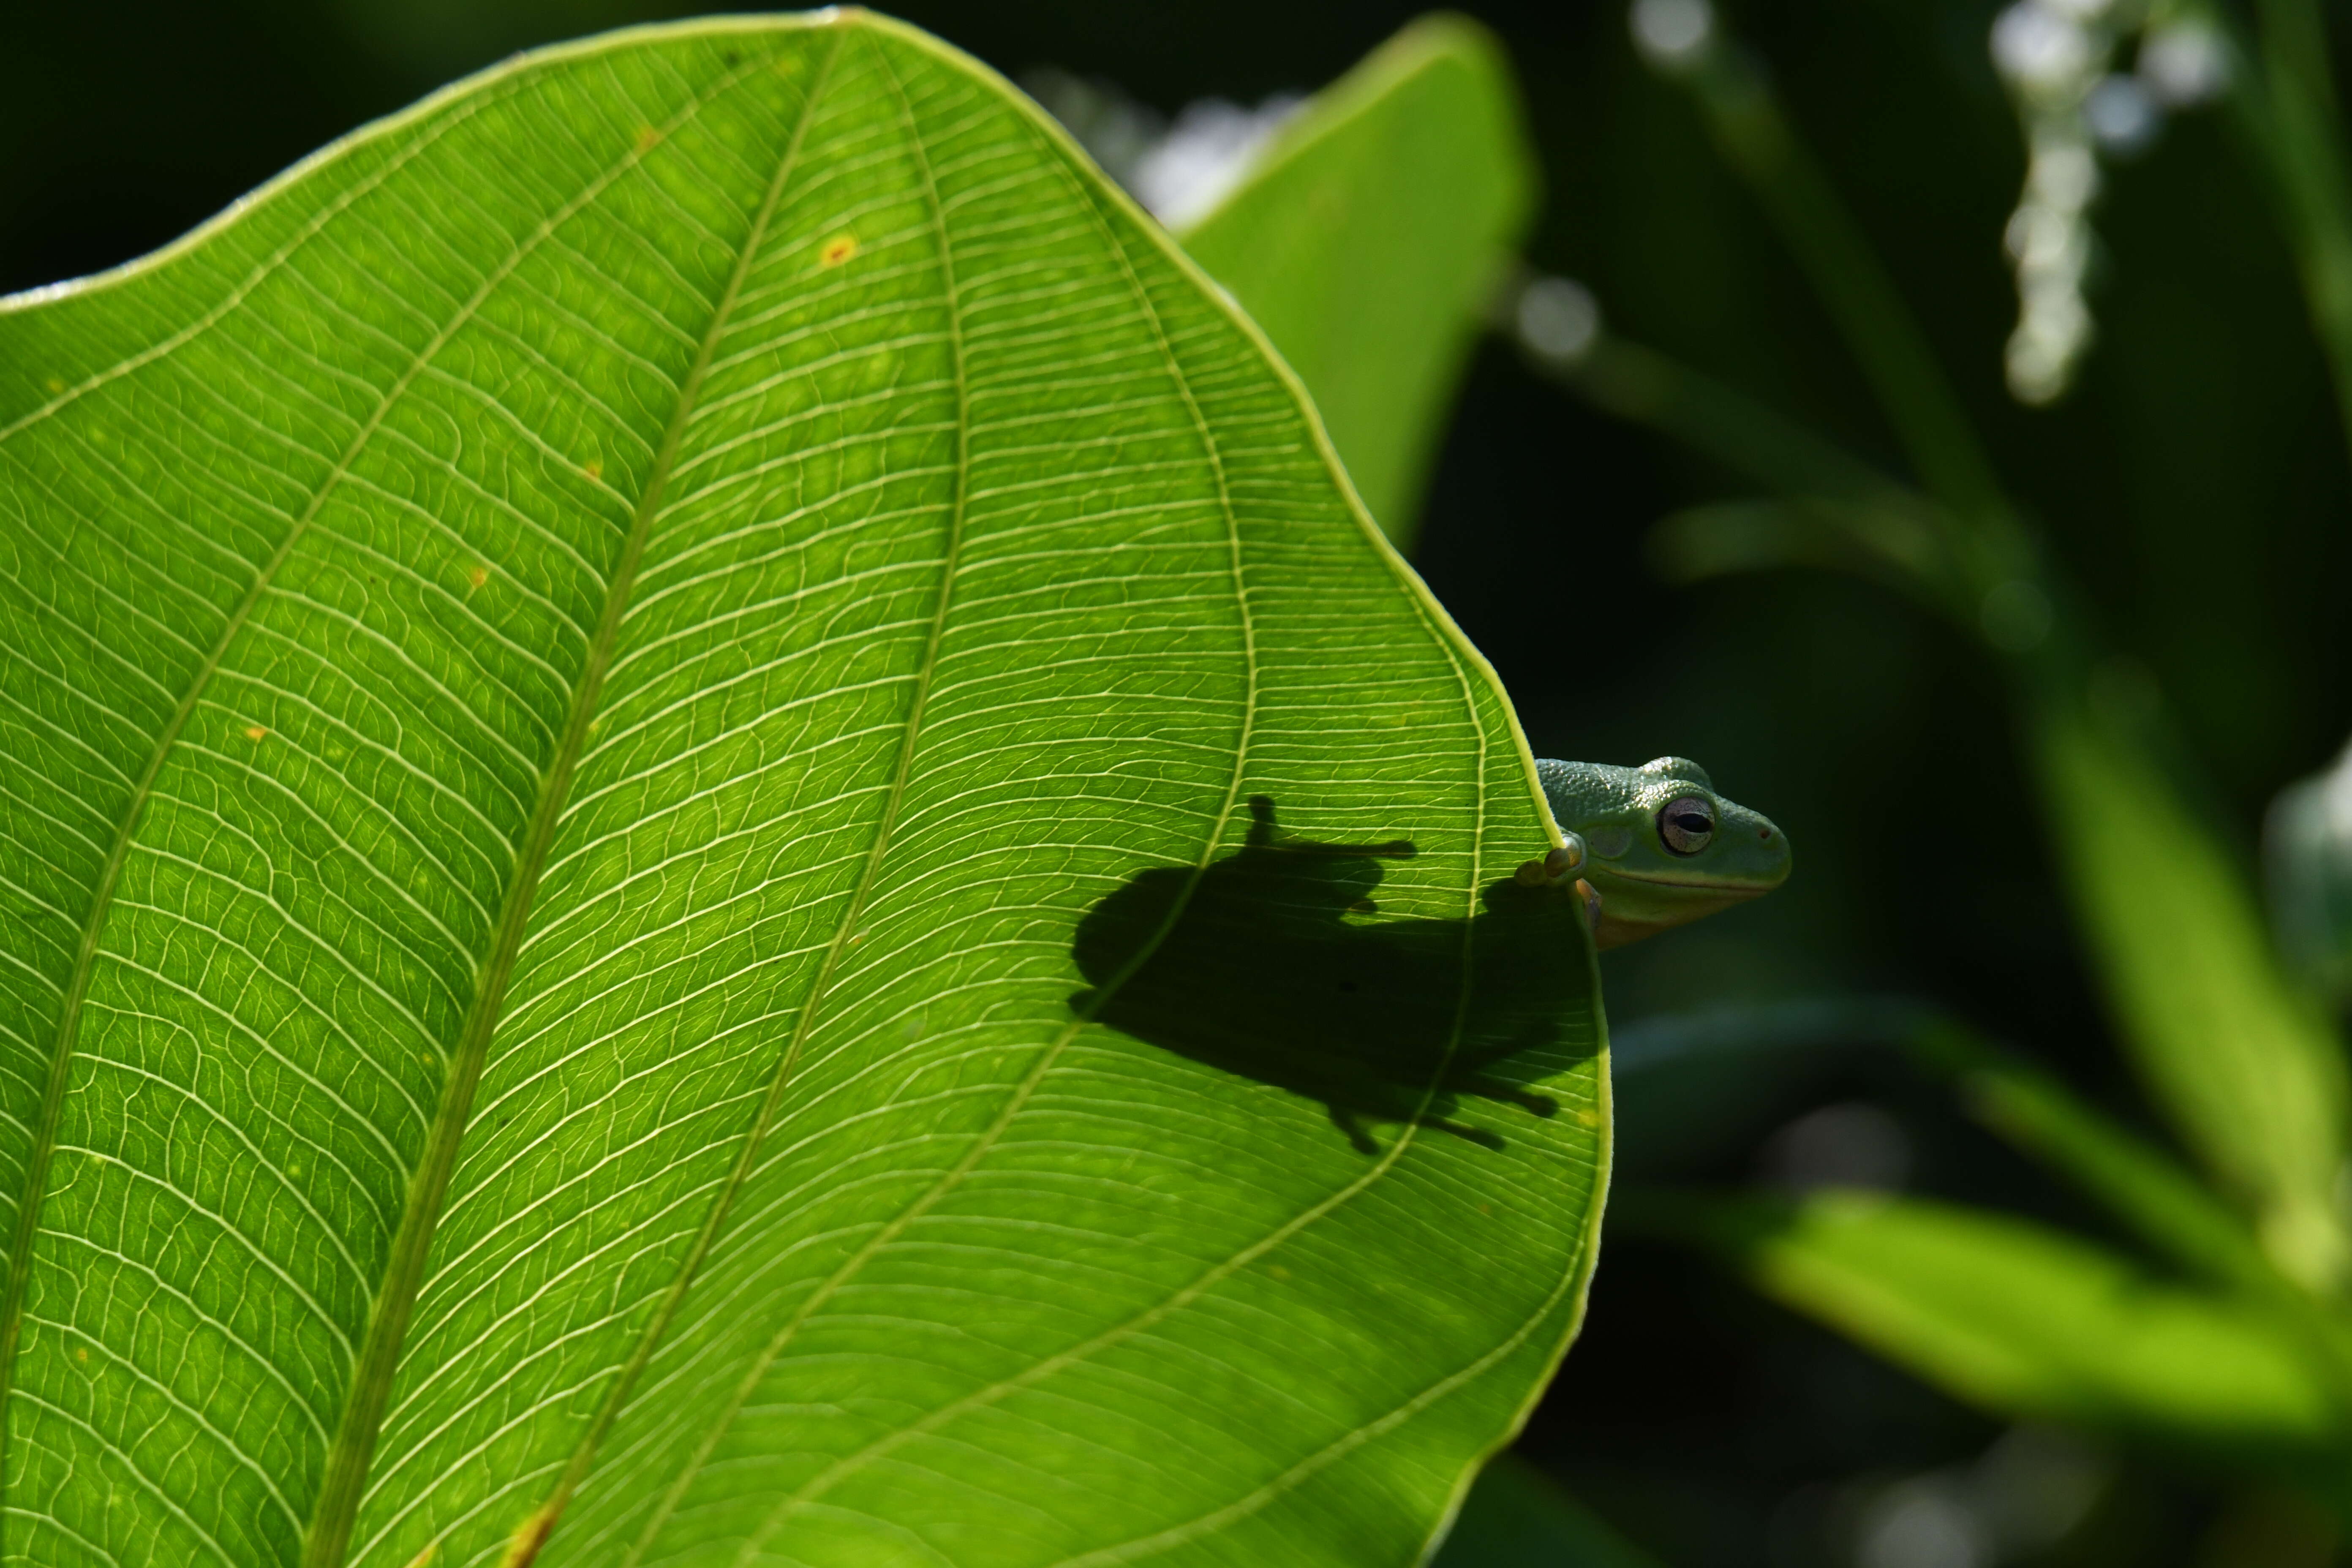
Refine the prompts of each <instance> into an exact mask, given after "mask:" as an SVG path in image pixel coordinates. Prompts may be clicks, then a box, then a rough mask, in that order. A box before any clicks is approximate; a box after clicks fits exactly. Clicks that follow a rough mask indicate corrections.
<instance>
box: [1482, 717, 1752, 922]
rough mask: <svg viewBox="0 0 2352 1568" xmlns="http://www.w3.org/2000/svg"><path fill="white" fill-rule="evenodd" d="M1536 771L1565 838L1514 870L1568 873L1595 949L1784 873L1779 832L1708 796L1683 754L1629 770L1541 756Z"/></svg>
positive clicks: (1526, 874) (1688, 917)
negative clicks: (1585, 914) (1574, 883)
mask: <svg viewBox="0 0 2352 1568" xmlns="http://www.w3.org/2000/svg"><path fill="white" fill-rule="evenodd" d="M1536 777H1537V778H1538V780H1539V781H1541V783H1542V784H1543V790H1544V796H1545V798H1546V799H1547V800H1549V802H1550V803H1551V814H1552V817H1553V820H1555V821H1556V822H1558V823H1559V826H1560V831H1561V833H1562V834H1563V835H1564V836H1566V837H1567V840H1568V843H1567V846H1566V847H1565V848H1562V849H1555V850H1553V851H1552V852H1551V854H1550V855H1549V857H1547V858H1545V859H1543V860H1530V861H1528V863H1527V865H1526V866H1524V867H1522V868H1520V877H1521V879H1523V880H1527V881H1538V880H1540V881H1549V882H1554V883H1557V882H1559V881H1562V880H1565V879H1568V878H1570V877H1574V878H1575V879H1577V881H1578V883H1579V888H1578V890H1579V891H1580V892H1581V893H1582V894H1583V895H1584V901H1585V908H1586V910H1587V912H1588V913H1589V914H1590V915H1591V920H1592V932H1593V940H1594V942H1595V943H1596V944H1597V945H1599V946H1601V947H1622V946H1624V945H1625V944H1626V943H1627V942H1639V941H1640V940H1641V939H1642V938H1643V937H1645V936H1650V935H1653V934H1654V933H1656V932H1658V931H1664V930H1665V929H1667V928H1668V927H1669V926H1678V925H1682V924H1685V922H1687V921H1695V920H1696V919H1698V918H1699V917H1700V916H1701V915H1711V914H1713V913H1715V911H1716V910H1720V909H1727V908H1728V907H1729V906H1731V905H1733V904H1737V903H1744V902H1746V901H1747V900H1749V899H1754V898H1760V897H1762V896H1763V895H1764V894H1766V893H1769V892H1770V891H1771V890H1772V889H1775V888H1777V887H1779V886H1780V884H1781V883H1782V882H1784V881H1786V880H1787V879H1788V877H1789V837H1788V835H1787V834H1785V833H1782V832H1781V831H1780V829H1779V828H1778V827H1776V826H1773V825H1772V824H1771V823H1770V822H1769V820H1767V819H1766V818H1765V817H1764V816H1761V815H1759V813H1756V812H1753V811H1750V810H1748V808H1747V807H1746V806H1744V805H1736V804H1735V803H1733V802H1731V801H1728V800H1726V799H1724V797H1723V796H1721V795H1717V793H1716V791H1715V782H1714V781H1713V780H1712V779H1710V778H1708V777H1707V776H1706V769H1705V768H1702V767H1700V766H1699V765H1698V764H1697V763H1694V762H1692V761H1691V760H1690V759H1689V758H1687V757H1660V758H1658V759H1657V760H1656V761H1655V762H1649V763H1643V764H1642V765H1641V766H1640V767H1638V768H1612V767H1607V766H1604V765H1602V764H1600V763H1563V762H1558V761H1555V760H1553V759H1551V758H1549V757H1546V758H1540V759H1538V761H1537V763H1536Z"/></svg>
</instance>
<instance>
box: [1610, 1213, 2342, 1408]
mask: <svg viewBox="0 0 2352 1568" xmlns="http://www.w3.org/2000/svg"><path fill="white" fill-rule="evenodd" d="M1619 1205H1620V1209H1621V1213H1622V1215H1625V1216H1628V1217H1629V1218H1630V1221H1631V1223H1633V1225H1634V1226H1636V1228H1637V1229H1641V1230H1645V1231H1661V1232H1664V1233H1665V1234H1670V1235H1675V1236H1680V1237H1685V1238H1686V1239H1689V1240H1692V1241H1695V1242H1697V1243H1698V1244H1700V1245H1701V1246H1703V1247H1707V1248H1708V1249H1710V1250H1712V1251H1714V1252H1716V1253H1717V1255H1718V1256H1720V1257H1722V1258H1724V1259H1725V1260H1726V1261H1727V1262H1728V1263H1729V1264H1730V1265H1731V1266H1732V1267H1734V1268H1738V1269H1739V1270H1740V1271H1741V1272H1742V1273H1744V1274H1745V1275H1746V1276H1747V1277H1748V1279H1750V1280H1751V1281H1752V1282H1753V1283H1754V1284H1755V1285H1756V1286H1757V1288H1758V1289H1761V1290H1762V1291H1764V1292H1765V1293H1766V1294H1767V1295H1769V1296H1771V1297H1773V1298H1774V1299H1776V1300H1780V1302H1782V1303H1783V1304H1784V1305H1787V1306H1790V1307H1791V1308H1794V1309H1796V1310H1799V1311H1801V1312H1804V1313H1807V1314H1809V1315H1811V1316H1812V1317H1815V1318H1818V1319H1820V1320H1821V1321H1823V1322H1825V1323H1828V1324H1829V1325H1830V1326H1832V1327H1833V1328H1835V1329H1837V1330H1838V1331H1840V1332H1842V1333H1844V1334H1846V1335H1848V1336H1850V1337H1852V1338H1853V1339H1855V1340H1857V1341H1859V1342H1862V1343H1863V1344H1865V1345H1867V1346H1869V1347H1870V1348H1871V1349H1873V1350H1874V1351H1876V1352H1878V1353H1879V1354H1881V1355H1884V1356H1885V1357H1887V1358H1888V1359H1889V1360H1892V1361H1894V1362H1895V1363H1899V1364H1901V1365H1903V1366H1905V1367H1907V1368H1908V1369H1910V1370H1911V1371H1912V1372H1914V1373H1916V1374H1918V1375H1919V1376H1921V1377H1924V1378H1926V1379H1927V1380H1928V1381H1929V1382H1931V1383H1934V1384H1937V1385H1938V1386H1940V1387H1942V1388H1944V1389H1946V1390H1947V1391H1948V1392H1950V1393H1952V1394H1956V1395H1958V1396H1959V1397H1961V1398H1963V1399H1966V1400H1969V1401H1970V1402H1972V1403H1974V1404H1977V1405H1982V1406H1984V1407H1986V1408H1988V1409H1991V1410H1996V1411H2000V1412H2002V1413H2005V1414H2011V1415H2025V1416H2035V1417H2042V1418H2048V1419H2053V1420H2062V1421H2068V1422H2074V1423H2078V1424H2080V1425H2083V1426H2088V1427H2092V1428H2094V1429H2096V1430H2100V1431H2105V1432H2112V1433H2116V1434H2119V1435H2123V1436H2133V1437H2138V1438H2153V1439H2156V1440H2158V1441H2162V1442H2168V1443H2171V1444H2175V1445H2186V1446H2189V1447H2197V1448H2200V1449H2204V1450H2208V1451H2224V1450H2230V1449H2233V1448H2234V1449H2239V1450H2254V1451H2262V1450H2271V1451H2275V1452H2279V1453H2283V1454H2293V1453H2306V1452H2315V1451H2318V1450H2321V1449H2324V1448H2326V1447H2329V1446H2330V1445H2332V1444H2334V1443H2336V1441H2338V1440H2339V1439H2340V1434H2341V1412H2340V1411H2339V1409H2338V1408H2337V1407H2336V1405H2334V1404H2333V1403H2332V1402H2331V1401H2330V1399H2329V1397H2328V1395H2327V1393H2326V1389H2327V1387H2328V1386H2329V1384H2328V1380H2327V1379H2326V1377H2325V1376H2324V1375H2323V1374H2322V1373H2321V1372H2320V1371H2319V1369H2316V1368H2315V1367H2314V1366H2313V1365H2312V1364H2311V1363H2310V1362H2308V1361H2307V1360H2306V1359H2305V1357H2304V1356H2302V1355H2301V1354H2299V1353H2298V1352H2297V1350H2296V1347H2295V1342H2294V1341H2293V1340H2292V1339H2290V1338H2289V1337H2287V1336H2286V1335H2285V1334H2284V1333H2283V1332H2281V1331H2279V1329H2278V1328H2277V1326H2276V1325H2275V1324H2274V1322H2273V1320H2272V1319H2270V1318H2269V1317H2268V1316H2266V1315H2265V1314H2263V1312H2261V1311H2259V1310H2254V1309H2252V1308H2251V1307H2247V1306H2243V1305H2241V1304H2238V1303H2236V1302H2233V1301H2231V1300H2228V1299H2225V1298H2222V1297H2219V1296H2213V1295H2208V1294H2203V1293H2200V1292H2197V1291H2193V1290H2189V1289H2183V1288H2181V1287H2179V1286H2177V1285H2172V1284H2168V1283H2165V1282H2163V1281H2160V1280H2158V1279H2155V1278H2153V1277H2151V1276H2150V1275H2148V1274H2147V1273H2146V1272H2145V1271H2144V1270H2143V1269H2141V1268H2139V1267H2138V1266H2137V1265H2136V1264H2134V1263H2131V1262H2129V1261H2127V1260H2126V1259H2125V1258H2121V1257H2119V1256H2117V1255H2116V1254H2114V1253H2111V1252H2108V1251H2107V1250H2105V1248H2103V1247H2097V1246H2095V1245H2093V1244H2092V1243H2089V1242H2086V1241H2082V1240H2078V1239H2076V1238H2074V1237H2069V1236H2066V1235H2064V1234H2063V1233H2061V1232H2058V1231H2054V1230H2051V1229H2049V1228H2047V1227H2046V1226H2041V1225H2037V1224H2034V1223H2032V1222H2029V1221H2025V1220H2021V1219H2017V1218H2013V1217H2011V1216H2009V1215H1998V1214H1994V1213H1992V1212H1990V1211H1985V1210H1976V1209H1967V1208H1960V1207H1957V1206H1954V1205H1946V1204H1938V1203H1932V1202H1928V1201H1925V1200H1921V1199H1915V1198H1905V1197H1895V1196H1891V1195H1888V1194H1878V1193H1860V1192H1839V1191H1832V1190H1824V1191H1822V1192H1817V1193H1814V1194H1809V1195H1807V1196H1805V1197H1802V1198H1798V1199H1793V1200H1774V1199H1762V1198H1738V1199H1733V1198H1723V1199H1713V1198H1699V1197H1694V1196H1689V1195H1686V1194H1642V1195H1641V1196H1640V1197H1639V1198H1638V1199H1634V1198H1632V1197H1630V1196H1621V1198H1620V1200H1619Z"/></svg>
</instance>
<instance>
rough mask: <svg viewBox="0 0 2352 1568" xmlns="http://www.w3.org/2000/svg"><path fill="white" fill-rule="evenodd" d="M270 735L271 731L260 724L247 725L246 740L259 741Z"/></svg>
mask: <svg viewBox="0 0 2352 1568" xmlns="http://www.w3.org/2000/svg"><path fill="white" fill-rule="evenodd" d="M268 733H269V731H268V730H266V729H264V728H263V727H262V726H261V725H259V724H247V726H246V727H245V738H246V739H247V740H248V741H258V740H259V739H261V737H263V736H264V735H267V734H268Z"/></svg>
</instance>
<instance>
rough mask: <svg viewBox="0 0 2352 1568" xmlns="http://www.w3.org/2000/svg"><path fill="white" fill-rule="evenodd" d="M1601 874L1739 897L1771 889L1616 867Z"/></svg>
mask: <svg viewBox="0 0 2352 1568" xmlns="http://www.w3.org/2000/svg"><path fill="white" fill-rule="evenodd" d="M1601 875H1602V876H1604V877H1614V878H1616V879H1618V880H1620V881H1624V882H1641V883H1643V884H1645V885H1647V886H1649V887H1653V888H1683V889H1689V890H1690V891H1692V892H1695V893H1725V894H1728V895H1729V896H1731V897H1733V898H1737V899H1758V898H1761V897H1763V896H1764V895H1765V894H1766V893H1768V892H1769V891H1770V890H1771V889H1769V888H1759V887H1758V886H1757V885H1756V884H1755V883H1753V882H1697V881H1691V880H1689V879H1685V878H1682V877H1644V876H1642V875H1640V874H1639V873H1638V872H1633V871H1619V870H1615V869H1608V870H1603V871H1602V872H1601Z"/></svg>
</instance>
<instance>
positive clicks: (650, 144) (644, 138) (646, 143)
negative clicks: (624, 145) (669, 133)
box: [637, 125, 662, 153]
mask: <svg viewBox="0 0 2352 1568" xmlns="http://www.w3.org/2000/svg"><path fill="white" fill-rule="evenodd" d="M661 138H662V133H661V132H658V131H656V130H655V129H654V128H653V127H652V126H650V125H640V126H638V127H637V151H638V152H640V153H650V152H652V151H653V150H654V149H655V148H656V147H657V146H659V145H660V144H661Z"/></svg>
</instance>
